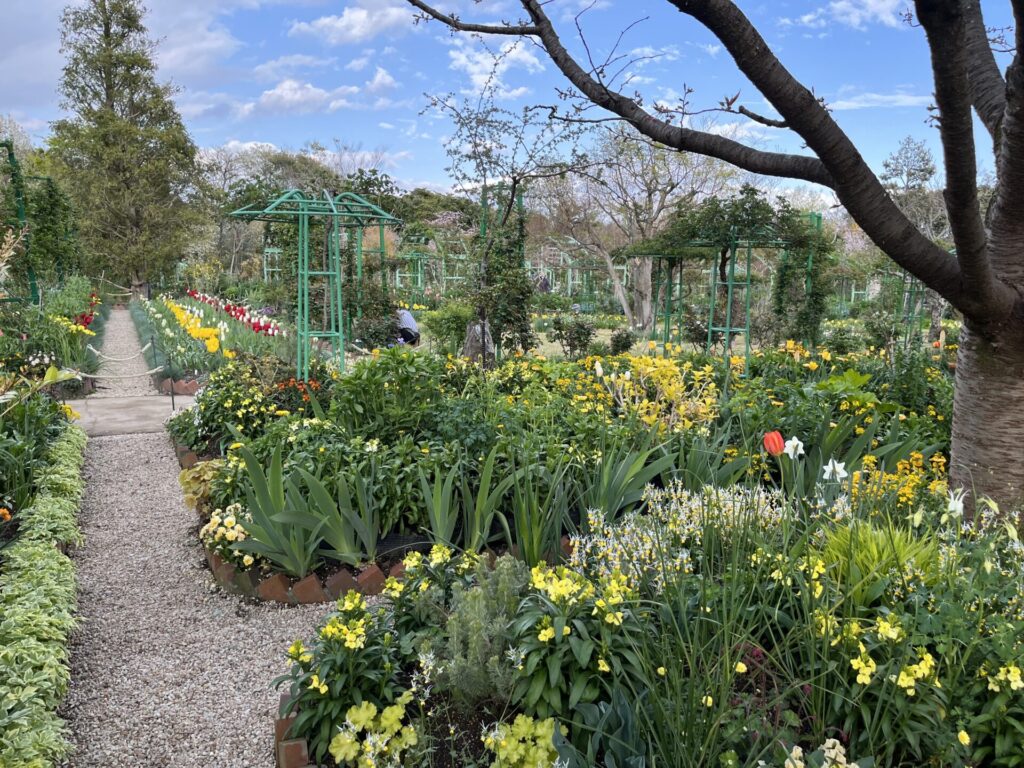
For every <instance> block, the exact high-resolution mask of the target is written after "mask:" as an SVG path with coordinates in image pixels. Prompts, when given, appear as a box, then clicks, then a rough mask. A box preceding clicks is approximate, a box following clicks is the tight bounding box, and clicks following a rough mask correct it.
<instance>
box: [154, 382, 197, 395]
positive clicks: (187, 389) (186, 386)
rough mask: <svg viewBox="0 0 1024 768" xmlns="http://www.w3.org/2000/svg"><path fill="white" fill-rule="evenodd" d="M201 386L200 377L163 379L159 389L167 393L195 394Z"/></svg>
mask: <svg viewBox="0 0 1024 768" xmlns="http://www.w3.org/2000/svg"><path fill="white" fill-rule="evenodd" d="M201 386H202V385H201V384H200V383H199V380H198V379H161V380H160V383H159V384H158V385H157V389H159V390H160V392H162V393H163V394H165V395H169V394H171V392H174V394H176V395H194V394H195V393H196V392H198V391H199V388H200V387H201Z"/></svg>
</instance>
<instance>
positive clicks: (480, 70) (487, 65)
mask: <svg viewBox="0 0 1024 768" xmlns="http://www.w3.org/2000/svg"><path fill="white" fill-rule="evenodd" d="M448 58H449V59H450V64H449V65H448V68H449V69H453V70H455V71H457V72H465V73H466V74H467V75H469V80H470V83H471V84H472V87H471V88H466V89H463V91H462V92H463V93H464V94H467V95H474V94H478V93H480V92H481V91H482V90H483V89H484V88H486V87H488V86H489V85H490V86H493V87H494V94H495V96H496V97H497V98H499V99H515V98H518V97H520V96H523V95H525V94H527V93H529V90H530V89H529V88H528V87H526V86H520V87H518V88H510V87H509V86H508V85H506V84H505V82H504V77H505V75H507V74H508V72H509V71H510V70H512V69H525V70H526V71H527V72H529V73H531V74H536V73H538V72H543V71H544V65H543V64H541V63H540V59H538V58H537V56H536V55H535V54H534V53H533V51H531V50H529V49H528V48H527V47H526V46H525V45H524V44H523V43H522V42H521V41H515V42H507V43H505V44H504V45H502V46H501V48H500V49H499V51H498V53H497V54H495V53H494V52H493V51H491V50H489V49H487V48H486V47H480V46H479V45H477V46H476V47H474V46H473V43H469V42H467V41H466V39H465V38H455V40H454V41H453V47H452V48H451V49H450V50H449V51H448Z"/></svg>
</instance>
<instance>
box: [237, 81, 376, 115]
mask: <svg viewBox="0 0 1024 768" xmlns="http://www.w3.org/2000/svg"><path fill="white" fill-rule="evenodd" d="M357 93H359V88H357V87H356V86H354V85H343V86H340V87H338V88H335V89H334V90H333V91H327V90H324V89H323V88H318V87H317V86H315V85H313V84H312V83H304V82H302V81H300V80H295V79H292V78H288V79H286V80H282V81H281V82H280V83H278V84H277V85H275V86H274V87H273V88H271V89H270V90H268V91H264V92H263V93H262V94H261V95H260V97H259V99H258V100H257V101H256V102H255V103H254V104H247V105H246V108H247V109H246V114H248V113H249V112H252V111H253V110H259V111H260V112H271V113H275V112H276V113H283V112H287V113H291V114H308V113H310V112H318V111H320V110H323V109H327V110H329V111H332V112H333V111H334V110H337V109H341V108H343V107H348V106H351V105H350V103H349V102H348V101H347V99H346V98H345V97H347V96H353V95H355V94H357Z"/></svg>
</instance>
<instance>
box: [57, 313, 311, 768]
mask: <svg viewBox="0 0 1024 768" xmlns="http://www.w3.org/2000/svg"><path fill="white" fill-rule="evenodd" d="M138 348H139V345H138V342H137V340H136V337H135V330H134V327H133V326H132V325H131V318H130V317H129V315H128V312H126V311H121V312H118V311H115V312H114V313H113V314H112V316H111V322H110V326H109V327H108V330H107V336H106V342H105V344H104V351H105V352H106V353H107V354H108V355H110V356H112V357H127V356H128V355H131V354H133V352H134V351H138ZM143 365H144V364H143ZM138 381H139V382H142V383H144V384H145V391H144V392H137V391H136V389H137V387H136V386H134V385H132V384H127V385H126V384H121V385H117V389H116V390H113V387H111V390H108V392H107V394H108V396H110V395H111V394H112V391H116V392H118V393H119V394H120V395H122V396H125V395H129V394H152V389H151V388H150V387H149V380H148V379H146V378H140V379H139V380H138ZM140 388H141V387H140ZM84 472H85V478H86V491H85V497H84V499H83V502H82V511H81V516H80V522H81V526H82V532H83V533H84V535H85V545H84V546H83V547H82V548H80V549H78V550H77V551H76V552H75V553H74V555H73V557H74V560H75V566H76V570H77V575H78V582H79V618H80V620H81V622H82V624H81V627H80V628H79V630H78V631H77V632H76V633H75V635H74V637H73V639H72V649H71V688H70V692H69V694H68V697H67V700H66V701H65V703H64V705H63V707H62V715H63V717H65V718H66V719H67V720H68V726H69V732H70V734H71V739H72V742H73V743H74V745H75V747H76V751H75V753H74V755H73V756H72V759H71V760H70V762H69V763H68V766H69V767H70V768H133V767H134V766H139V767H140V768H141V767H142V766H145V768H157V767H159V768H214V767H216V768H263V767H264V766H266V768H271V766H273V765H274V759H273V755H272V741H273V720H274V717H275V715H276V712H277V702H278V694H277V693H276V692H275V691H274V690H273V689H272V688H271V687H270V681H271V680H272V679H273V678H274V677H276V676H277V675H278V674H280V673H281V672H283V671H284V670H285V668H286V663H285V659H284V654H285V651H286V650H287V648H288V646H289V645H290V644H291V642H292V641H293V640H294V639H295V638H297V637H303V638H308V637H310V636H312V635H313V633H314V631H315V629H316V625H317V623H318V622H319V621H320V620H321V619H322V618H323V616H324V615H325V614H326V613H327V610H328V609H327V607H326V606H322V605H319V606H317V605H314V606H304V607H298V608H287V607H283V606H276V605H269V604H268V605H262V604H250V603H246V602H243V601H242V600H241V599H240V598H237V597H234V596H230V595H225V594H222V593H220V592H216V591H214V590H213V587H212V578H211V576H210V572H209V570H208V569H207V568H206V566H205V559H204V557H203V553H202V549H201V547H200V545H199V542H198V539H197V537H196V529H197V528H198V522H199V521H198V518H197V516H196V515H195V513H194V512H192V511H191V510H189V509H187V508H186V507H185V506H184V503H183V502H182V498H181V490H180V487H179V486H178V480H177V477H178V464H177V461H176V459H175V457H174V451H173V450H172V447H171V444H170V441H169V438H168V437H167V436H166V435H165V434H162V433H158V434H127V435H112V436H109V437H95V438H92V439H90V441H89V445H88V448H87V449H86V461H85V469H84Z"/></svg>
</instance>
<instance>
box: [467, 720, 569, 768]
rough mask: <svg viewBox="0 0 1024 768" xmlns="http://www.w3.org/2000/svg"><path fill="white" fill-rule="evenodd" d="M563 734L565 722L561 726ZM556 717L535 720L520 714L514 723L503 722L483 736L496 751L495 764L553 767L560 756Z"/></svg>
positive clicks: (518, 767)
mask: <svg viewBox="0 0 1024 768" xmlns="http://www.w3.org/2000/svg"><path fill="white" fill-rule="evenodd" d="M557 727H558V728H559V730H560V731H561V733H562V735H566V734H568V730H567V729H566V727H565V726H557ZM555 728H556V724H555V719H554V718H553V717H549V718H547V719H545V720H535V719H534V718H532V717H528V716H527V715H517V716H516V719H515V720H514V721H513V722H512V723H511V724H509V723H499V724H498V725H496V726H495V727H493V728H491V729H490V730H488V731H487V732H486V733H484V735H483V736H482V737H481V739H482V740H483V743H484V746H485V747H486V748H487V749H488V750H489V751H490V752H493V753H494V762H493V763H491V768H550V767H551V766H552V765H554V763H555V761H556V760H557V759H558V752H557V751H556V750H555V744H554V738H555Z"/></svg>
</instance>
